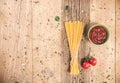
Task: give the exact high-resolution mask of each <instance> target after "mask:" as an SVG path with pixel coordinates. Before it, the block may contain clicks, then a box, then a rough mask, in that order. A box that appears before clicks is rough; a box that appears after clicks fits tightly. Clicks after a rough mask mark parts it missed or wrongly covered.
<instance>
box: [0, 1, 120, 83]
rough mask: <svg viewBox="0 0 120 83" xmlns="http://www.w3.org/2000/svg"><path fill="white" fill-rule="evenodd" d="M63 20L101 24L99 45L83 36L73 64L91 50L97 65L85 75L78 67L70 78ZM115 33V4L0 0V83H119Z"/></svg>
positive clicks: (119, 21) (118, 18)
mask: <svg viewBox="0 0 120 83" xmlns="http://www.w3.org/2000/svg"><path fill="white" fill-rule="evenodd" d="M74 1H77V2H78V3H74ZM115 1H116V3H115ZM75 4H77V5H79V6H77V7H76V6H75ZM66 5H69V6H70V11H69V12H68V13H64V8H65V6H66ZM72 9H74V10H72ZM76 10H79V11H78V12H76ZM115 11H116V13H115ZM76 15H77V16H76ZM55 16H59V17H60V21H59V22H57V21H55V20H54V18H55ZM69 20H81V21H83V22H85V23H86V24H87V25H89V23H93V22H96V23H101V24H104V25H106V26H107V27H108V29H109V31H110V38H109V41H108V42H107V43H105V44H104V45H101V46H96V45H94V44H92V43H90V42H89V41H87V39H85V38H84V37H83V39H82V42H81V45H80V49H79V62H80V61H81V58H83V57H85V56H86V55H87V53H88V50H89V47H91V49H92V50H91V55H94V54H95V57H96V58H97V60H98V64H97V66H95V67H91V68H90V69H89V70H84V69H83V68H82V67H81V65H80V74H79V76H75V77H73V78H71V76H70V74H69V72H68V71H69V63H70V53H69V48H68V47H69V46H68V42H67V37H66V33H65V27H64V21H69ZM119 33H120V0H104V1H103V0H0V83H72V82H73V83H119V82H120V70H119V69H120V59H119V58H120V56H119V54H120V52H119V50H120V49H119V47H120V37H119Z"/></svg>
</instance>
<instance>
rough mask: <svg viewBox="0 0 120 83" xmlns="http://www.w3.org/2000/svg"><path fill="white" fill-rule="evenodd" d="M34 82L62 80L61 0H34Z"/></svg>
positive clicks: (47, 82) (56, 81)
mask: <svg viewBox="0 0 120 83" xmlns="http://www.w3.org/2000/svg"><path fill="white" fill-rule="evenodd" d="M32 8H33V14H32V16H33V21H32V22H33V83H60V82H61V68H62V65H61V55H62V48H61V45H62V43H61V23H60V22H61V19H60V21H59V22H57V21H55V17H56V16H59V17H60V18H61V0H57V1H56V0H50V1H48V0H37V2H36V0H33V2H32Z"/></svg>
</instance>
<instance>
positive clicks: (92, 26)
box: [88, 24, 110, 45]
mask: <svg viewBox="0 0 120 83" xmlns="http://www.w3.org/2000/svg"><path fill="white" fill-rule="evenodd" d="M96 26H102V27H103V28H104V29H105V30H106V32H107V39H106V40H105V42H103V43H101V44H96V43H94V42H92V41H91V39H90V37H89V36H90V35H89V34H90V31H91V29H93V28H94V27H96ZM109 37H110V32H109V30H108V28H107V27H106V26H105V25H103V24H92V25H91V26H90V27H89V30H88V40H89V41H90V42H91V43H93V44H95V45H103V44H105V43H106V42H107V41H108V39H109Z"/></svg>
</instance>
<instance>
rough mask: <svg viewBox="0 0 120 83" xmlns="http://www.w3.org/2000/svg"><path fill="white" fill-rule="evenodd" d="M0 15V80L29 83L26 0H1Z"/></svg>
mask: <svg viewBox="0 0 120 83" xmlns="http://www.w3.org/2000/svg"><path fill="white" fill-rule="evenodd" d="M0 18H1V19H0V59H1V60H0V66H1V77H3V83H18V82H19V83H23V82H24V83H32V53H31V52H32V51H31V49H32V47H31V46H32V45H31V43H32V42H31V38H30V37H31V3H30V0H25V1H22V0H19V1H17V0H12V1H9V0H1V1H0ZM28 36H29V37H28ZM1 83H2V82H1Z"/></svg>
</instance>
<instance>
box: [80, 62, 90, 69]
mask: <svg viewBox="0 0 120 83" xmlns="http://www.w3.org/2000/svg"><path fill="white" fill-rule="evenodd" d="M82 66H83V68H84V69H88V68H89V67H90V63H89V62H83V64H82Z"/></svg>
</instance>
